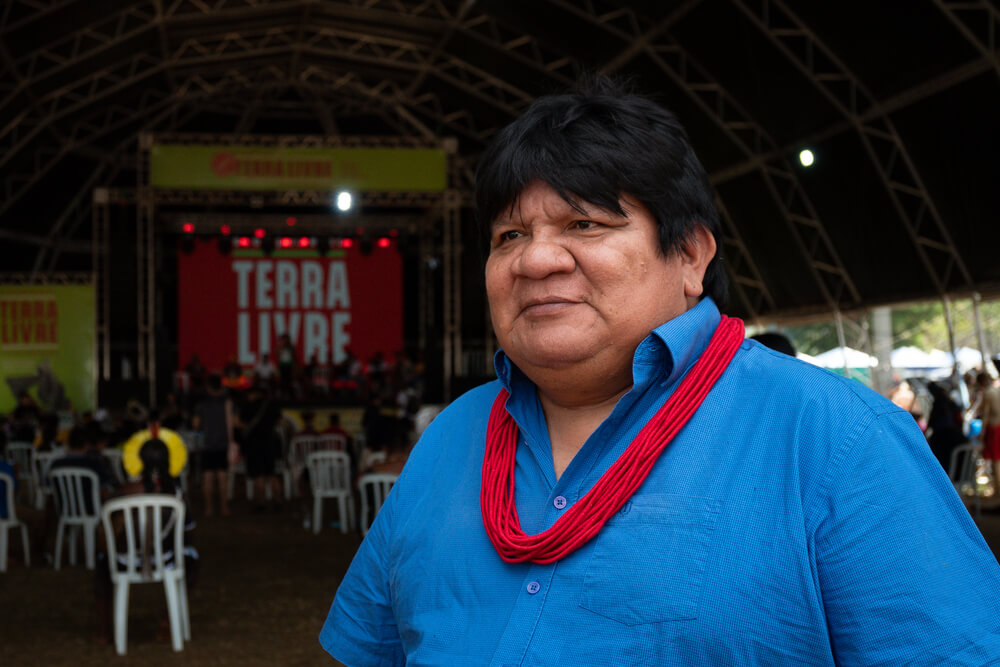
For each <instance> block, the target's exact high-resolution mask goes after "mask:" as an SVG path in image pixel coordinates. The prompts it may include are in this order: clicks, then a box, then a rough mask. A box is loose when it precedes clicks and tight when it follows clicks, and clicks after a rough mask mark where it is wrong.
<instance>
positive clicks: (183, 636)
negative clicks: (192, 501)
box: [101, 494, 191, 655]
mask: <svg viewBox="0 0 1000 667" xmlns="http://www.w3.org/2000/svg"><path fill="white" fill-rule="evenodd" d="M119 517H120V518H119ZM101 519H102V521H103V523H104V534H105V536H106V537H107V541H108V567H109V569H110V571H111V581H112V583H113V584H114V589H115V593H114V595H115V601H114V619H115V651H117V653H118V655H125V642H126V638H127V637H128V595H129V586H131V585H132V584H145V583H155V582H162V583H163V590H164V593H165V594H166V597H167V613H168V615H169V616H170V636H171V641H172V644H173V649H174V651H180V650H182V649H183V648H184V641H191V619H190V617H189V615H188V600H187V588H186V581H185V575H184V502H183V501H182V500H181V499H180V498H176V497H173V496H168V495H162V494H140V495H135V496H125V497H122V498H115V499H114V500H110V501H108V502H107V503H105V505H104V509H103V510H102V511H101ZM116 519H118V520H119V521H121V523H122V529H121V530H120V531H119V533H118V535H119V536H121V537H122V538H123V540H124V542H123V546H124V551H122V550H121V547H120V546H119V545H118V544H117V540H116V537H115V535H116V534H115V530H114V524H115V520H116ZM171 531H172V534H171ZM165 538H166V539H169V540H170V542H168V544H166V545H164V539H165ZM144 559H148V566H147V567H144Z"/></svg>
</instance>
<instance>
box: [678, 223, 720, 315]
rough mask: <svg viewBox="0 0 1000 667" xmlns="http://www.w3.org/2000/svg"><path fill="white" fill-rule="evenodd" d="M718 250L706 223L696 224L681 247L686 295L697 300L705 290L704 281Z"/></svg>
mask: <svg viewBox="0 0 1000 667" xmlns="http://www.w3.org/2000/svg"><path fill="white" fill-rule="evenodd" d="M716 250H717V247H716V244H715V237H714V236H712V233H711V232H710V231H708V228H707V227H705V225H701V224H696V225H695V227H694V229H693V230H691V233H690V234H689V235H688V237H687V238H686V239H685V240H684V244H683V245H682V246H681V249H680V257H681V272H682V275H683V279H684V296H686V297H687V298H688V299H689V300H694V301H696V300H697V299H698V298H699V297H700V296H701V294H702V292H703V291H704V286H703V284H702V283H703V281H704V279H705V271H706V270H707V269H708V265H709V263H710V262H711V261H712V259H713V258H714V257H715V251H716Z"/></svg>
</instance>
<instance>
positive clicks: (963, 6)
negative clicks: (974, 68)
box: [934, 0, 1000, 75]
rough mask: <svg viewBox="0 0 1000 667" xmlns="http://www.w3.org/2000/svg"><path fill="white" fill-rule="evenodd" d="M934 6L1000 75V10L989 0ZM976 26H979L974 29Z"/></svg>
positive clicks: (951, 0)
mask: <svg viewBox="0 0 1000 667" xmlns="http://www.w3.org/2000/svg"><path fill="white" fill-rule="evenodd" d="M934 4H935V5H937V7H938V9H940V10H941V12H942V13H943V14H944V15H945V16H947V17H948V20H949V21H951V22H952V24H953V25H954V26H955V27H956V28H958V31H959V32H960V33H962V36H963V37H965V39H966V41H968V42H969V43H970V44H972V46H974V47H975V48H976V50H977V51H979V52H980V53H981V54H983V56H984V57H985V58H987V59H988V60H991V61H992V62H993V69H994V70H996V73H997V75H1000V53H998V51H997V49H998V48H1000V8H997V6H996V5H995V4H993V3H991V2H989V0H934ZM974 24H979V25H977V26H976V28H973V27H972V26H973V25H974ZM984 36H985V39H983V37H984Z"/></svg>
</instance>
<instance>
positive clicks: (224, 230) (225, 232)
mask: <svg viewBox="0 0 1000 667" xmlns="http://www.w3.org/2000/svg"><path fill="white" fill-rule="evenodd" d="M219 231H221V232H222V235H223V236H229V235H230V234H231V233H232V231H233V230H232V228H230V226H229V225H222V229H220V230H219Z"/></svg>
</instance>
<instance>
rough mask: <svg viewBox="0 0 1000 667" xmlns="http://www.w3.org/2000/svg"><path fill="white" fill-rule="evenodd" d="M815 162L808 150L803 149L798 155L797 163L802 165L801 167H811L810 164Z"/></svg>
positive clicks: (814, 157) (813, 156)
mask: <svg viewBox="0 0 1000 667" xmlns="http://www.w3.org/2000/svg"><path fill="white" fill-rule="evenodd" d="M815 161H816V156H815V155H813V152H812V151H811V150H809V149H808V148H806V149H803V150H802V151H801V152H800V153H799V162H801V163H802V166H803V167H811V166H812V163H813V162H815Z"/></svg>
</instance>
